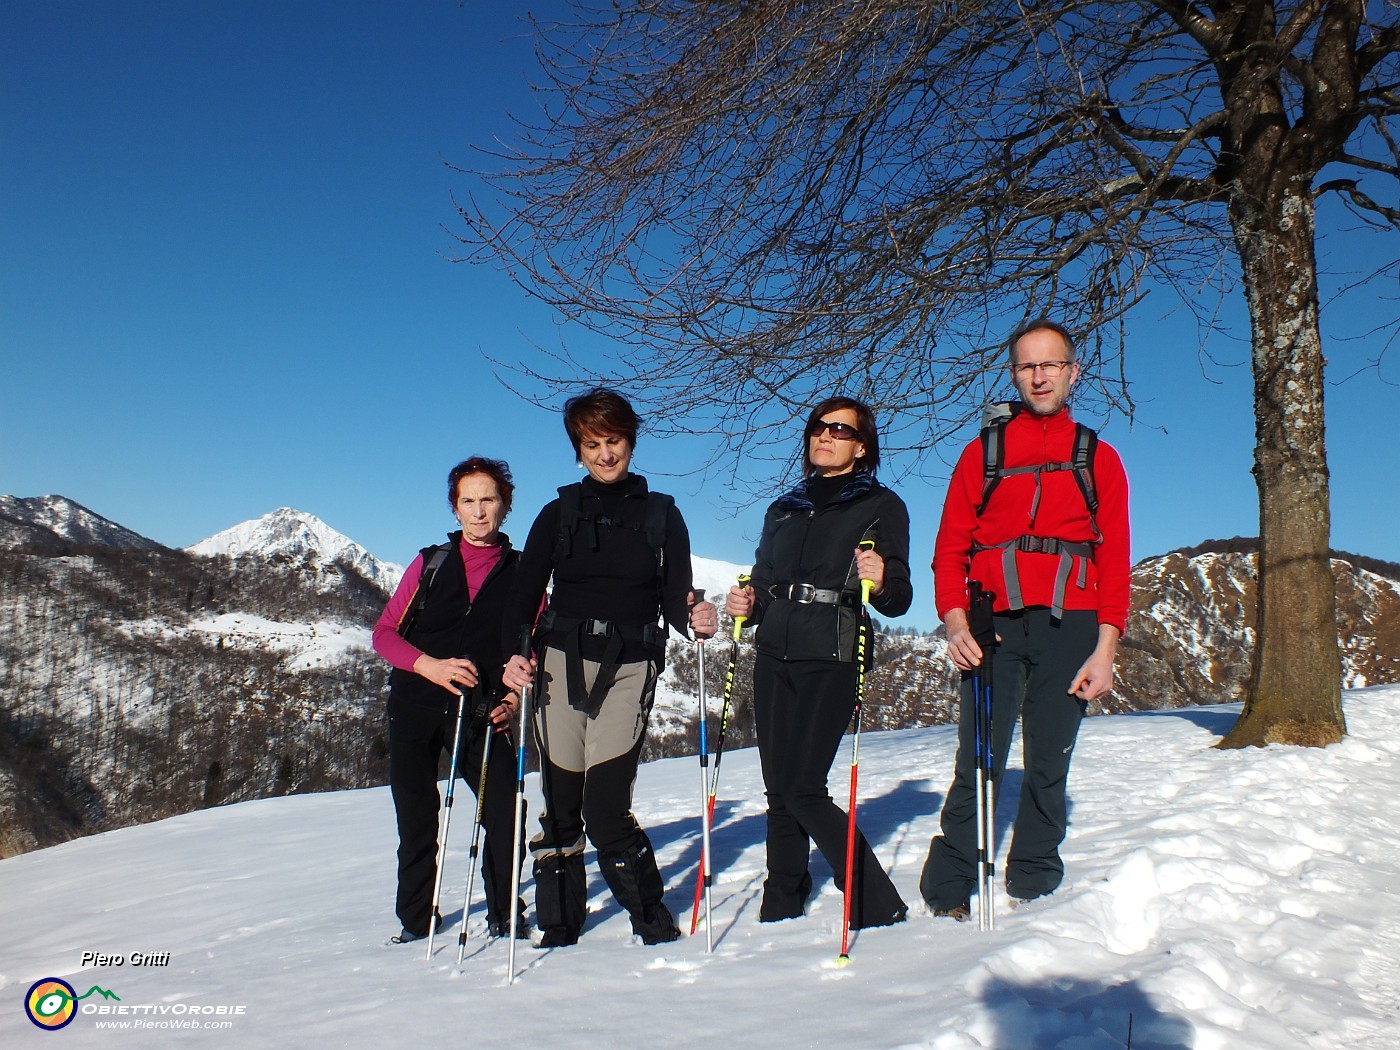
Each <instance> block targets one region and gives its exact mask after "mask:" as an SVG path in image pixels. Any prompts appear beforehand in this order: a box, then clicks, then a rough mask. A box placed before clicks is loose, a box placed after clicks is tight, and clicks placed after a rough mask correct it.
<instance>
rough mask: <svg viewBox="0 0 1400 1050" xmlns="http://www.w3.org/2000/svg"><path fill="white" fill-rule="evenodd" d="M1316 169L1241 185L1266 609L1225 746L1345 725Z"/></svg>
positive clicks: (1234, 206) (1317, 741)
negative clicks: (1261, 189)
mask: <svg viewBox="0 0 1400 1050" xmlns="http://www.w3.org/2000/svg"><path fill="white" fill-rule="evenodd" d="M1304 182H1305V180H1302V179H1298V180H1293V181H1289V180H1286V179H1279V180H1278V181H1277V182H1275V183H1274V185H1273V186H1271V187H1269V189H1271V190H1274V189H1276V190H1277V192H1276V193H1269V192H1268V191H1266V194H1267V197H1266V199H1264V200H1260V199H1258V198H1257V197H1253V198H1252V197H1246V196H1245V195H1243V194H1237V195H1236V196H1235V198H1234V199H1232V200H1231V202H1230V216H1231V221H1232V222H1233V224H1234V229H1235V238H1236V242H1237V245H1238V248H1239V253H1240V260H1241V264H1242V267H1243V276H1244V286H1245V290H1246V295H1247V297H1248V300H1249V312H1250V320H1251V332H1252V341H1253V370H1254V414H1255V447H1254V468H1253V473H1254V479H1255V482H1256V483H1257V484H1258V486H1259V566H1258V577H1259V611H1258V620H1257V624H1258V626H1257V637H1256V639H1255V645H1254V655H1253V667H1252V670H1251V674H1250V681H1249V691H1248V693H1247V694H1246V696H1245V701H1244V710H1243V712H1242V713H1241V715H1240V718H1239V721H1238V722H1236V723H1235V726H1234V728H1232V729H1231V730H1230V732H1229V733H1228V734H1227V735H1226V737H1225V738H1224V739H1223V740H1222V741H1221V742H1220V745H1219V746H1221V747H1246V746H1251V745H1262V744H1270V743H1285V744H1303V745H1308V746H1317V747H1320V746H1325V745H1327V744H1330V743H1335V742H1336V741H1338V740H1340V739H1341V738H1342V735H1343V734H1344V733H1345V732H1346V721H1345V719H1344V717H1343V715H1342V699H1341V656H1340V651H1339V647H1338V644H1337V599H1336V588H1335V582H1334V579H1333V576H1332V566H1331V561H1330V558H1329V553H1328V552H1329V548H1330V531H1331V512H1330V508H1329V502H1330V497H1329V489H1328V477H1327V443H1326V436H1325V431H1324V425H1323V358H1322V343H1321V336H1320V333H1319V329H1318V301H1317V265H1316V257H1315V255H1314V221H1315V216H1314V210H1313V203H1312V199H1311V197H1310V196H1309V194H1308V192H1307V188H1306V185H1305V184H1304Z"/></svg>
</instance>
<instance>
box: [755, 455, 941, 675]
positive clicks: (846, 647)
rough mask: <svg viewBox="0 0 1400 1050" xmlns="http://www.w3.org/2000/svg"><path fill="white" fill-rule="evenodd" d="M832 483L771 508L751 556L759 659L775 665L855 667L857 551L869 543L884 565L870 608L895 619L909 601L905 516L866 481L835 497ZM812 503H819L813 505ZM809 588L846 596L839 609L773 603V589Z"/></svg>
mask: <svg viewBox="0 0 1400 1050" xmlns="http://www.w3.org/2000/svg"><path fill="white" fill-rule="evenodd" d="M834 480H835V479H825V478H808V479H807V480H805V481H803V482H802V483H801V484H800V485H798V486H797V487H796V488H795V489H793V490H792V491H791V492H789V493H787V494H786V495H784V496H781V497H779V498H778V499H777V500H776V501H774V503H773V505H772V506H770V507H769V508H768V513H767V515H766V516H765V518H764V520H763V532H762V534H761V535H760V537H759V540H758V552H757V553H756V554H755V555H754V567H753V588H754V591H755V594H756V596H757V597H756V601H755V605H754V614H753V616H752V617H751V618H750V620H749V625H754V626H757V627H758V634H757V636H756V640H757V643H758V651H759V652H760V653H764V654H766V655H769V656H774V657H777V658H778V659H780V660H837V661H840V662H842V663H849V662H851V661H853V660H854V659H855V650H856V627H857V624H858V622H859V613H858V612H857V607H858V606H859V604H860V578H859V576H858V574H857V573H856V567H855V549H856V545H857V544H859V543H860V541H861V540H862V539H873V540H874V541H875V550H876V552H877V553H878V554H879V555H880V556H881V557H882V558H884V559H885V582H884V587H883V589H882V590H881V592H880V593H879V594H878V595H874V596H872V597H871V600H870V604H871V605H872V606H873V607H874V608H875V611H876V612H878V613H880V614H881V615H883V616H900V615H902V614H903V613H905V612H907V611H908V609H909V605H910V603H911V602H913V600H914V586H913V584H912V583H911V582H910V578H909V511H908V510H907V509H906V508H905V506H904V501H903V500H902V499H900V498H899V497H898V496H897V495H895V494H894V492H893V491H891V490H890V489H887V488H885V486H883V485H881V484H880V483H879V482H878V481H876V480H875V479H874V478H873V477H871V476H870V475H869V474H864V473H859V474H852V475H850V476H849V478H847V480H846V481H845V482H844V483H841V484H840V487H839V489H838V490H837V491H835V492H834V493H832V492H829V491H827V490H828V489H829V488H831V487H835V486H833V485H832V484H831V482H833V481H834ZM813 496H816V497H817V498H816V500H815V501H814V499H813V498H812V497H813ZM794 583H808V584H811V585H812V586H814V587H819V588H822V589H824V590H841V591H845V592H847V593H848V594H849V595H850V599H849V602H848V603H847V604H843V605H826V604H820V603H816V602H813V603H810V604H803V603H801V602H796V601H792V600H790V599H787V598H774V597H773V595H772V592H771V590H770V589H771V588H773V587H775V586H778V585H788V584H794Z"/></svg>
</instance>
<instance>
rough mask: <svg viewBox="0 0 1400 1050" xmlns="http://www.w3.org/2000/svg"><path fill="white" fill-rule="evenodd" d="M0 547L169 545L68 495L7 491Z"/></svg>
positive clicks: (0, 514)
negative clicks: (89, 508)
mask: <svg viewBox="0 0 1400 1050" xmlns="http://www.w3.org/2000/svg"><path fill="white" fill-rule="evenodd" d="M0 547H3V548H10V549H14V548H20V547H23V548H27V549H29V550H36V551H44V552H46V553H50V554H57V553H64V552H69V551H73V550H77V549H82V548H89V547H98V548H102V549H104V550H128V551H160V550H168V549H169V548H167V547H166V546H165V545H164V544H161V543H157V542H156V541H155V540H152V539H148V538H147V537H145V536H142V535H141V534H140V533H137V532H132V531H131V530H130V529H128V528H126V527H125V526H123V525H118V524H117V523H116V522H114V521H109V520H108V519H107V518H104V517H103V516H102V515H101V514H97V513H94V512H93V511H90V510H88V509H87V508H86V507H84V506H83V505H82V504H81V503H75V502H73V501H72V500H71V499H68V498H67V497H65V496H28V497H22V496H4V495H0Z"/></svg>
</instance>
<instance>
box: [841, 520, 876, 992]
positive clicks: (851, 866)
mask: <svg viewBox="0 0 1400 1050" xmlns="http://www.w3.org/2000/svg"><path fill="white" fill-rule="evenodd" d="M860 548H861V549H862V550H868V551H872V550H874V549H875V541H874V540H861V541H860ZM874 587H875V581H874V580H865V579H862V580H861V581H860V627H859V629H858V630H857V632H856V709H855V720H856V730H855V734H854V735H853V736H852V738H851V801H850V806H849V807H848V809H849V812H848V813H847V816H846V885H845V887H844V889H845V892H844V893H843V894H842V898H843V899H842V901H841V954H840V955H838V956H837V957H836V965H837V966H849V965H850V962H851V953H850V943H851V881H852V879H853V878H854V876H855V870H856V784H857V783H858V781H859V780H860V716H861V708H862V707H863V706H864V703H865V615H866V614H865V610H866V606H868V605H869V604H870V592H871V590H872V589H873V588H874Z"/></svg>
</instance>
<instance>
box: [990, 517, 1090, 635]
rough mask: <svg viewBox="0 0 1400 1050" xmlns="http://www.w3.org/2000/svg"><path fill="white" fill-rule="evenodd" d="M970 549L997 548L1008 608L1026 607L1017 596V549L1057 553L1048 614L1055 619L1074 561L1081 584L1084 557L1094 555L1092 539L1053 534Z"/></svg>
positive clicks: (1062, 605) (1084, 574) (1086, 572)
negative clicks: (1077, 564)
mask: <svg viewBox="0 0 1400 1050" xmlns="http://www.w3.org/2000/svg"><path fill="white" fill-rule="evenodd" d="M972 550H973V553H974V554H975V553H977V552H979V551H994V550H1000V551H1001V574H1002V579H1003V580H1004V582H1005V583H1006V607H1007V609H1008V610H1010V611H1011V612H1017V611H1019V610H1021V609H1024V608H1025V607H1026V605H1025V601H1024V599H1023V598H1022V596H1021V577H1020V575H1019V573H1017V571H1016V553H1017V552H1018V551H1021V552H1024V553H1026V554H1054V555H1057V556H1058V557H1059V559H1060V564H1059V565H1058V566H1057V567H1056V570H1055V588H1054V591H1053V592H1052V594H1051V597H1050V615H1051V616H1053V617H1054V618H1055V619H1057V620H1060V619H1064V615H1065V585H1066V583H1067V582H1068V581H1069V574H1070V572H1071V570H1073V569H1074V567H1075V562H1076V561H1077V562H1078V563H1079V572H1078V575H1077V576H1076V577H1075V582H1076V583H1077V584H1078V585H1079V587H1081V588H1082V587H1084V586H1085V585H1086V584H1087V583H1088V580H1089V567H1088V559H1090V558H1092V557H1093V556H1094V544H1093V543H1076V542H1073V541H1070V540H1060V539H1056V538H1055V537H1053V536H1017V537H1015V538H1014V539H1009V540H1007V541H1006V542H1004V543H994V544H992V545H991V546H984V545H982V544H980V543H977V544H973V547H972Z"/></svg>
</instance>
